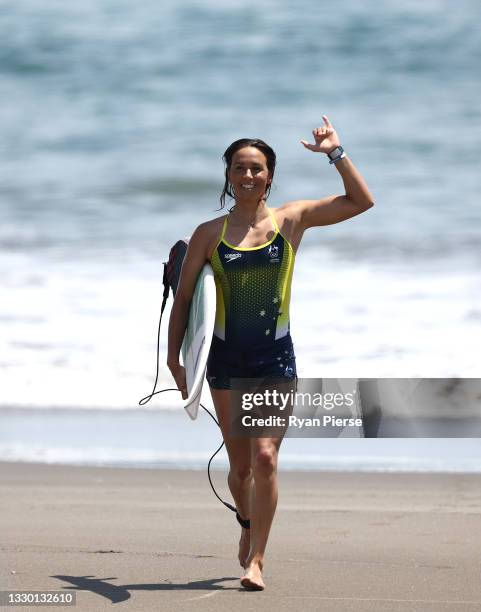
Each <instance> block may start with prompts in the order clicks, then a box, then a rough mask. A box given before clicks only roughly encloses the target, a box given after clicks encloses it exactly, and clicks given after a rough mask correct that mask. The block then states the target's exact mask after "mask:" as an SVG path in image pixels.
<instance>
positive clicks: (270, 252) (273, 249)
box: [268, 244, 279, 259]
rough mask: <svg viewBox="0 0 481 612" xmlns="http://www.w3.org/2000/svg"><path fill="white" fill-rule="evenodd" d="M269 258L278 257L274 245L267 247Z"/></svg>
mask: <svg viewBox="0 0 481 612" xmlns="http://www.w3.org/2000/svg"><path fill="white" fill-rule="evenodd" d="M268 252H269V256H270V258H271V259H275V258H276V257H277V258H278V257H279V247H278V246H276V245H275V244H271V245H270V246H269V251H268Z"/></svg>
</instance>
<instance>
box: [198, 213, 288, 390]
mask: <svg viewBox="0 0 481 612" xmlns="http://www.w3.org/2000/svg"><path fill="white" fill-rule="evenodd" d="M267 210H268V212H269V215H270V217H271V220H272V223H273V225H274V228H275V232H274V236H273V238H272V239H271V240H269V242H266V243H265V244H262V245H260V246H258V247H236V246H233V245H232V244H229V243H228V242H227V240H225V238H224V236H225V233H226V229H227V220H228V216H226V218H225V219H224V225H223V227H222V233H221V235H220V238H219V242H218V243H217V246H216V248H215V249H214V253H213V255H212V259H211V264H212V268H213V270H214V278H215V284H216V291H217V304H216V318H215V328H214V336H213V338H212V345H211V349H210V353H209V359H208V362H207V380H208V382H209V385H210V386H211V387H214V388H216V389H231V388H232V382H231V380H230V379H232V378H269V379H271V378H282V379H283V380H286V379H293V378H297V375H296V362H295V355H294V347H293V344H292V339H291V335H290V326H289V302H290V296H291V280H292V272H293V268H294V259H295V253H294V249H293V248H292V246H291V244H290V243H289V242H288V240H286V238H284V236H283V235H282V234H281V232H280V230H279V227H278V225H277V222H276V220H275V217H274V214H273V213H272V211H271V210H270V209H267Z"/></svg>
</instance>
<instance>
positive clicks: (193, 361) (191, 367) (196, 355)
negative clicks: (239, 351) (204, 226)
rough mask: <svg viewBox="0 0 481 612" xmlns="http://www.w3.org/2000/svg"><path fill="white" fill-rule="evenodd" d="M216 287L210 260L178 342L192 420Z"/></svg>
mask: <svg viewBox="0 0 481 612" xmlns="http://www.w3.org/2000/svg"><path fill="white" fill-rule="evenodd" d="M215 307H216V289H215V281H214V271H213V270H212V266H211V265H210V264H208V263H207V264H205V265H204V267H203V268H202V270H201V272H200V274H199V276H198V278H197V283H196V286H195V290H194V294H193V296H192V301H191V304H190V310H189V321H188V323H187V328H186V331H185V336H184V341H183V343H182V359H183V362H184V367H185V374H186V379H187V392H188V397H187V399H186V400H185V404H184V408H185V410H186V412H187V414H188V415H189V416H190V418H191V419H192V420H194V419H196V418H197V413H198V410H199V403H200V398H201V394H202V386H203V383H204V378H205V371H206V368H207V358H208V356H209V350H210V345H211V342H212V334H213V332H214V323H215Z"/></svg>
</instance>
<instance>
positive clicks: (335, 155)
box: [327, 145, 346, 164]
mask: <svg viewBox="0 0 481 612" xmlns="http://www.w3.org/2000/svg"><path fill="white" fill-rule="evenodd" d="M327 157H329V163H330V164H335V163H336V162H337V161H339V160H340V159H343V158H344V157H346V154H345V153H344V149H343V148H342V147H341V145H339V146H338V147H336V148H335V149H333V150H332V151H331V152H330V153H328V154H327Z"/></svg>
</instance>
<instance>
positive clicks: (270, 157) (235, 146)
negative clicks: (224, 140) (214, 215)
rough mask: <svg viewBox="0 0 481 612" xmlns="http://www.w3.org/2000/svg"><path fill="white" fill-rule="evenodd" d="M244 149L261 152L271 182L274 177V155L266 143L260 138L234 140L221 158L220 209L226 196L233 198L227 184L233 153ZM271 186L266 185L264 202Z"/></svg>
mask: <svg viewBox="0 0 481 612" xmlns="http://www.w3.org/2000/svg"><path fill="white" fill-rule="evenodd" d="M244 147H255V148H256V149H259V151H261V153H263V154H264V155H265V158H266V160H267V168H268V170H269V173H270V176H271V181H272V178H273V177H274V171H275V169H276V154H275V153H274V150H273V149H272V148H271V147H270V146H269V145H268V144H267V143H266V142H264V141H263V140H261V139H260V138H241V139H239V140H236V141H235V142H233V143H232V144H231V145H229V146H228V147H227V149H226V151H225V153H224V155H223V156H222V159H223V161H224V165H225V183H224V189H223V190H222V194H221V196H220V207H221V208H224V206H225V196H226V195H228V196H230V197H231V198H234V197H235V195H234V192H233V191H232V185H231V184H230V183H229V170H230V167H231V164H232V158H233V157H234V153H237V151H239V149H243V148H244ZM271 184H272V182H271V183H270V184H269V185H268V187H267V189H266V193H265V195H264V197H265V198H266V200H267V198H268V197H269V194H270V192H271Z"/></svg>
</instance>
